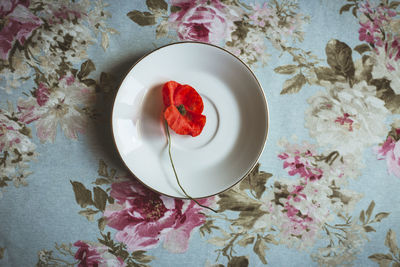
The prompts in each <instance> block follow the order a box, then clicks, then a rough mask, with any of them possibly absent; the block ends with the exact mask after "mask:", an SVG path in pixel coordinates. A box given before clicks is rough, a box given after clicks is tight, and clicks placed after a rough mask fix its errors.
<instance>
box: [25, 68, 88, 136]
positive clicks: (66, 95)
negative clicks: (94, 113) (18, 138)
mask: <svg viewBox="0 0 400 267" xmlns="http://www.w3.org/2000/svg"><path fill="white" fill-rule="evenodd" d="M35 93H36V95H35V97H29V98H27V99H19V100H18V110H19V120H20V121H22V122H23V123H32V122H35V126H36V130H37V136H38V138H39V139H40V141H41V142H46V141H53V142H54V140H55V137H56V133H57V127H58V125H60V126H61V129H62V131H63V132H64V135H65V136H66V137H67V138H69V139H77V138H78V133H84V132H85V130H86V126H87V115H85V114H84V113H83V111H82V110H81V108H83V107H88V106H90V105H91V104H92V103H93V101H94V90H93V88H89V87H87V86H86V85H85V84H83V83H81V82H79V81H78V80H76V79H75V78H74V77H73V76H72V75H66V76H64V77H62V78H61V79H60V80H59V81H58V87H57V88H52V89H51V90H50V89H49V88H47V87H46V85H44V84H43V83H41V84H39V87H38V89H37V90H36V91H35Z"/></svg>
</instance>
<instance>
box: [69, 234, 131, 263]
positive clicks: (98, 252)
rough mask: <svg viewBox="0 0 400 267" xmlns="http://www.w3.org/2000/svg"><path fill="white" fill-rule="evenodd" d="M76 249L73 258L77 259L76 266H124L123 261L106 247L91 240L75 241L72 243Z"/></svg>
mask: <svg viewBox="0 0 400 267" xmlns="http://www.w3.org/2000/svg"><path fill="white" fill-rule="evenodd" d="M74 246H75V247H78V250H77V251H76V253H75V256H74V257H75V259H77V260H79V264H78V267H109V266H112V267H125V266H126V264H125V263H124V261H123V260H122V259H121V258H119V257H116V256H114V255H113V254H111V253H109V252H108V247H106V246H104V245H102V244H98V243H92V242H86V243H85V242H83V241H80V240H79V241H77V242H75V243H74Z"/></svg>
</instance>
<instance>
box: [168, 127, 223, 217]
mask: <svg viewBox="0 0 400 267" xmlns="http://www.w3.org/2000/svg"><path fill="white" fill-rule="evenodd" d="M165 129H166V132H167V137H168V154H169V160H170V161H171V165H172V169H173V170H174V174H175V178H176V182H177V183H178V185H179V188H180V189H181V190H182V192H183V193H184V194H185V196H187V197H188V198H189V199H191V200H193V201H194V202H196V204H197V205H199V206H200V207H203V208H205V209H209V210H211V211H213V212H215V213H217V211H216V210H214V209H213V208H210V207H207V206H205V205H202V204H200V203H199V202H198V201H197V200H196V199H194V198H192V197H191V196H189V195H188V193H186V191H185V189H183V187H182V185H181V183H180V182H179V178H178V174H177V173H176V169H175V165H174V161H173V160H172V155H171V135H170V134H169V129H168V123H167V121H165Z"/></svg>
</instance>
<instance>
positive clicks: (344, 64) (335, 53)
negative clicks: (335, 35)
mask: <svg viewBox="0 0 400 267" xmlns="http://www.w3.org/2000/svg"><path fill="white" fill-rule="evenodd" d="M325 52H326V56H327V61H328V65H329V66H330V67H331V68H332V69H333V70H334V71H335V73H336V74H339V75H343V76H344V77H346V78H348V79H353V78H354V73H355V68H354V63H353V59H352V57H351V54H352V50H351V48H350V47H349V46H348V45H347V44H346V43H343V42H341V41H339V40H336V39H332V40H330V41H329V42H328V44H327V45H326V48H325Z"/></svg>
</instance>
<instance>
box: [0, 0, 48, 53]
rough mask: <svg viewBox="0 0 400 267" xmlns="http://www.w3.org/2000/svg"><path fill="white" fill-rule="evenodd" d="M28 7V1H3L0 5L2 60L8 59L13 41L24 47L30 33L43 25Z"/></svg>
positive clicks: (0, 51) (0, 47)
mask: <svg viewBox="0 0 400 267" xmlns="http://www.w3.org/2000/svg"><path fill="white" fill-rule="evenodd" d="M28 7H29V1H19V0H17V1H10V0H4V1H2V2H1V3H0V17H1V20H2V22H3V24H4V25H3V28H2V29H1V31H0V58H1V59H3V60H7V59H8V56H9V53H10V51H11V49H12V47H13V45H14V43H15V41H17V40H18V42H19V44H20V45H24V43H25V41H26V40H27V39H28V38H29V37H30V36H31V35H32V32H33V31H34V30H35V29H37V28H38V27H39V26H40V25H42V24H43V22H42V21H41V20H40V19H39V18H38V17H36V16H35V15H33V14H32V13H31V12H30V10H29V9H28Z"/></svg>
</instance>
